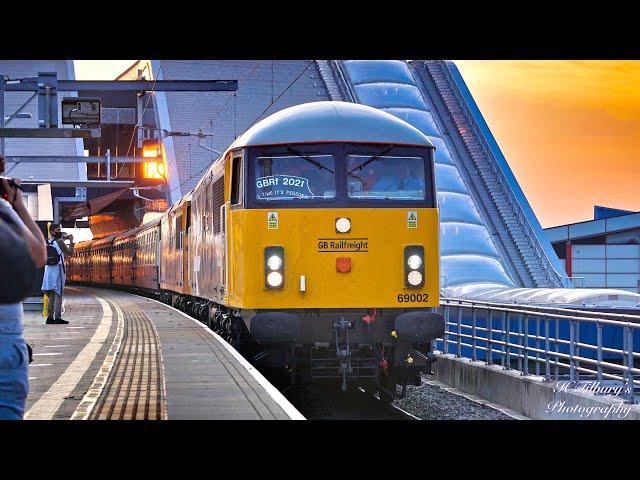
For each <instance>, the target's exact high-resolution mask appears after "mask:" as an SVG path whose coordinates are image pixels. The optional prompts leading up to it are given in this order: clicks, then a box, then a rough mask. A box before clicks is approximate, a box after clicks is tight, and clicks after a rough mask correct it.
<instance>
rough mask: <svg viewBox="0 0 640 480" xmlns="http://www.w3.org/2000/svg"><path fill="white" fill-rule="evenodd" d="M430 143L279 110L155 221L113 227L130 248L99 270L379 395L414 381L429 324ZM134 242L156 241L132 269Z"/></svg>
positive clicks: (434, 265)
mask: <svg viewBox="0 0 640 480" xmlns="http://www.w3.org/2000/svg"><path fill="white" fill-rule="evenodd" d="M433 151H434V147H433V145H432V144H431V143H430V142H429V140H428V139H427V138H426V137H425V136H424V135H423V134H422V133H421V132H420V131H418V130H417V129H415V128H414V127H412V126H410V125H409V124H407V123H405V122H404V121H402V120H400V119H398V118H396V117H394V116H392V115H390V114H388V113H385V112H382V111H380V110H377V109H374V108H371V107H367V106H363V105H358V104H353V103H346V102H314V103H309V104H304V105H298V106H294V107H291V108H288V109H285V110H282V111H280V112H278V113H275V114H273V115H271V116H270V117H268V118H266V119H264V120H262V121H261V122H259V123H257V124H255V125H254V126H252V127H251V128H250V129H248V130H247V131H246V132H245V133H244V134H243V135H242V136H241V137H239V138H238V139H237V140H236V141H235V142H234V143H233V144H232V145H231V146H230V147H229V148H228V149H227V150H226V151H225V152H224V153H223V154H222V155H221V156H220V158H219V159H218V160H217V161H216V162H214V163H213V165H212V166H211V167H210V169H209V170H208V171H207V172H206V174H205V175H204V176H203V178H202V179H201V180H200V182H199V183H198V185H197V186H196V187H195V188H194V189H193V191H191V192H189V193H188V194H187V195H186V196H185V197H184V198H183V199H182V200H181V201H180V202H178V203H177V204H176V205H174V206H173V207H172V208H171V209H170V210H169V211H168V212H166V213H165V214H164V216H163V217H162V218H161V219H160V220H159V221H158V222H154V223H152V224H148V225H146V226H144V227H142V228H140V227H139V228H137V229H136V230H135V231H132V235H133V236H135V238H132V240H131V241H129V242H126V240H124V239H123V237H126V235H127V233H126V232H125V233H123V234H120V235H119V236H118V237H117V238H118V240H119V241H121V242H125V244H126V245H128V246H130V247H131V248H132V249H133V250H134V252H133V256H132V259H128V260H127V262H129V264H128V265H127V268H126V270H122V268H121V267H118V265H117V264H114V259H118V258H121V257H122V255H118V254H117V253H116V252H114V253H112V257H111V268H112V271H126V272H127V276H126V278H128V279H130V280H129V283H130V285H128V286H129V287H132V288H141V289H144V290H146V291H153V292H155V293H157V294H158V295H160V296H161V298H162V299H163V300H165V301H167V302H170V303H172V304H174V305H176V306H178V307H180V308H182V309H184V310H186V311H187V312H188V313H190V314H192V315H195V316H197V317H198V318H200V319H201V320H202V321H204V322H206V323H207V324H208V325H209V326H210V327H211V328H213V329H214V330H215V331H217V332H218V333H220V334H221V335H223V336H224V338H225V339H226V340H227V341H229V342H230V343H232V344H233V345H234V346H236V348H239V349H241V348H243V344H244V345H253V347H252V349H253V350H252V351H253V353H256V352H257V356H258V357H259V356H265V357H266V356H271V357H272V358H276V359H281V361H282V363H285V364H287V365H288V366H289V368H290V370H291V374H292V378H297V377H300V376H301V377H307V378H311V379H314V380H315V379H320V378H334V379H337V380H338V382H339V383H340V384H341V385H342V387H343V388H346V385H347V383H348V382H349V381H351V380H356V381H358V382H359V383H365V384H367V383H368V384H371V383H373V384H375V385H377V387H378V389H379V391H380V392H381V396H384V397H386V398H393V395H394V392H395V387H396V384H397V383H401V384H405V385H406V383H407V382H415V381H417V380H419V378H420V375H419V374H420V371H422V370H423V369H424V368H425V367H427V368H428V365H429V364H430V362H431V361H432V356H431V354H430V353H429V352H430V342H431V341H432V340H433V339H435V338H437V337H440V336H441V335H442V333H443V331H444V320H443V318H442V317H441V316H440V315H438V314H436V313H433V312H432V310H433V308H434V307H437V306H438V304H439V279H440V276H439V257H440V255H439V244H438V236H439V220H438V210H437V201H436V190H435V179H434V167H433ZM147 230H148V231H149V232H153V233H152V234H148V233H145V232H146V231H147ZM138 238H147V239H151V240H149V241H156V244H155V248H157V253H156V254H151V253H149V252H152V251H153V248H154V246H153V245H152V246H149V244H148V242H147V243H146V244H145V245H144V246H145V248H146V252H147V254H146V256H145V258H146V260H145V262H147V263H146V264H145V268H146V269H147V270H145V272H146V273H145V274H144V278H140V279H139V280H138V279H137V278H136V272H137V271H138V269H137V268H136V261H137V260H136V258H137V255H136V253H135V248H136V245H137V243H136V239H138ZM96 243H97V242H95V241H94V242H92V243H87V245H86V248H88V249H90V248H92V245H94V244H96ZM102 243H104V242H102ZM112 243H113V240H112ZM100 245H101V244H100ZM102 247H103V248H104V246H103V245H102ZM83 248H85V246H84V245H82V244H81V245H80V246H78V248H77V251H78V252H80V253H78V254H77V255H78V256H79V258H83V259H84V262H83V263H82V264H81V266H82V268H81V269H79V271H78V272H73V269H74V267H73V260H72V262H71V265H70V268H71V270H72V272H73V273H72V276H71V278H74V279H79V280H80V281H85V282H86V281H89V282H91V268H90V266H89V268H88V267H87V265H86V263H87V261H86V259H87V258H88V259H89V263H90V260H91V259H92V258H93V256H92V255H91V254H89V255H86V254H83V253H81V252H82V251H83ZM127 253H129V252H127ZM150 258H151V259H154V261H155V262H156V265H155V267H156V270H155V274H154V273H150V272H149V270H148V269H149V259H150ZM116 263H117V262H116ZM118 269H119V270H118ZM123 278H124V277H123ZM151 278H154V279H155V278H157V281H155V284H152V283H153V282H151V283H150V279H151ZM115 280H116V279H115V278H114V279H112V282H113V284H114V285H119V283H118V282H117V281H115ZM143 281H144V284H143V283H142V282H143ZM101 283H103V284H104V282H103V281H102V282H101ZM120 285H121V283H120Z"/></svg>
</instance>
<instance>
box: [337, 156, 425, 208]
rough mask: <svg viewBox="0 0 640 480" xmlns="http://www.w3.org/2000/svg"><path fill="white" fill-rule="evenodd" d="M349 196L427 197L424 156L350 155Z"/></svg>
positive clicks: (348, 165) (416, 198)
mask: <svg viewBox="0 0 640 480" xmlns="http://www.w3.org/2000/svg"><path fill="white" fill-rule="evenodd" d="M347 173H348V182H349V184H348V187H349V188H348V190H349V197H350V198H374V199H389V200H424V199H425V193H426V192H425V189H426V187H425V175H424V159H422V158H420V157H390V156H386V157H375V156H371V155H349V161H348V163H347Z"/></svg>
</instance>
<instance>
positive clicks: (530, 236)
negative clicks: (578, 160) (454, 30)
mask: <svg viewBox="0 0 640 480" xmlns="http://www.w3.org/2000/svg"><path fill="white" fill-rule="evenodd" d="M425 67H426V65H425ZM440 71H441V72H442V75H443V78H444V79H445V80H446V81H447V85H448V86H449V90H450V92H451V94H452V95H453V97H454V98H455V99H456V102H457V103H458V105H459V107H460V111H461V112H462V115H463V116H464V118H465V120H466V124H467V126H468V127H469V130H470V133H472V134H473V135H474V136H475V138H476V140H477V142H478V145H479V146H480V148H481V149H482V152H483V153H484V156H485V157H486V158H491V159H493V161H490V162H488V164H489V166H490V168H491V171H492V173H493V177H494V180H495V181H496V182H497V184H498V185H499V186H500V187H501V189H502V191H503V192H504V193H506V195H505V197H506V200H507V201H506V205H507V206H508V207H509V208H510V210H511V213H513V214H514V216H515V217H516V220H517V222H518V223H519V224H520V225H521V226H522V231H523V233H524V234H525V235H524V237H525V238H526V240H527V242H528V244H529V247H530V248H531V249H532V251H533V252H534V254H535V255H536V257H537V258H538V260H539V261H540V262H539V264H540V265H542V267H543V271H544V273H545V275H546V277H547V279H548V280H549V281H550V282H551V283H552V284H554V285H556V286H559V287H569V286H571V283H569V282H572V281H573V280H576V279H581V280H582V283H583V285H584V278H583V277H569V276H566V275H563V274H562V273H560V272H558V271H557V270H556V268H555V267H554V265H553V262H552V261H551V259H550V258H549V256H548V255H547V252H546V251H545V249H544V248H542V246H541V245H540V241H539V239H538V237H537V235H536V232H535V231H534V230H533V228H531V225H530V224H529V221H528V219H527V217H526V214H525V213H524V211H523V210H522V206H521V205H520V202H519V201H518V200H517V196H516V194H515V192H514V191H513V189H512V187H511V185H510V184H509V182H508V181H507V179H506V178H505V176H504V173H503V172H502V170H501V169H500V168H499V167H498V166H497V160H496V159H495V158H493V157H494V156H493V152H492V150H491V147H490V146H489V144H488V143H487V140H486V138H485V136H484V134H483V133H482V130H481V129H480V127H479V126H478V125H477V123H476V121H475V119H474V118H473V115H472V114H471V112H470V111H469V109H468V107H467V105H466V100H465V99H464V97H463V95H462V93H461V92H460V91H459V90H458V88H457V85H456V82H455V79H454V78H453V75H452V74H451V72H450V71H449V69H448V68H447V66H446V65H444V64H441V65H440ZM447 109H448V107H447ZM478 174H479V175H480V172H478ZM522 253H524V252H522ZM558 281H559V282H558Z"/></svg>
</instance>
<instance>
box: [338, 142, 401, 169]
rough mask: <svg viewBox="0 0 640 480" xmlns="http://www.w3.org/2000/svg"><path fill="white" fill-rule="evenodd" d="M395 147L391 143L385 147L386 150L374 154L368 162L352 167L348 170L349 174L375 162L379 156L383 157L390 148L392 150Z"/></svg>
mask: <svg viewBox="0 0 640 480" xmlns="http://www.w3.org/2000/svg"><path fill="white" fill-rule="evenodd" d="M393 147H395V145H389V146H388V147H387V148H385V149H384V150H382V151H381V152H380V153H376V154H375V155H374V156H372V157H371V158H369V160H367V161H366V162H362V163H361V164H360V165H358V166H357V167H356V168H353V169H351V170H350V171H348V172H347V175H351V174H352V173H353V172H355V171H356V170H362V169H363V168H364V167H366V166H367V165H369V164H370V163H371V162H374V161H376V160H377V159H378V157H381V156H382V155H384V154H385V153H387V152H388V151H389V150H391V149H392V148H393Z"/></svg>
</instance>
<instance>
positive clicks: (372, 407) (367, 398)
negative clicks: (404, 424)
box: [283, 384, 419, 420]
mask: <svg viewBox="0 0 640 480" xmlns="http://www.w3.org/2000/svg"><path fill="white" fill-rule="evenodd" d="M283 394H284V396H285V397H287V399H288V400H289V401H290V402H291V403H292V404H293V405H294V406H295V407H296V408H297V409H298V410H299V411H300V413H302V414H303V415H304V416H305V417H306V418H307V419H308V420H419V418H418V417H416V416H414V415H412V414H411V413H409V412H407V411H405V410H403V409H402V408H401V407H399V406H397V405H394V404H386V403H384V402H381V401H380V400H379V399H378V398H377V397H375V396H374V395H372V394H371V393H369V392H366V391H364V390H362V389H360V388H355V387H354V388H351V389H349V391H347V392H346V393H342V392H340V391H339V390H338V389H336V387H335V385H321V384H320V385H316V384H314V385H307V386H296V387H292V388H290V389H288V390H285V391H284V392H283Z"/></svg>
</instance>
